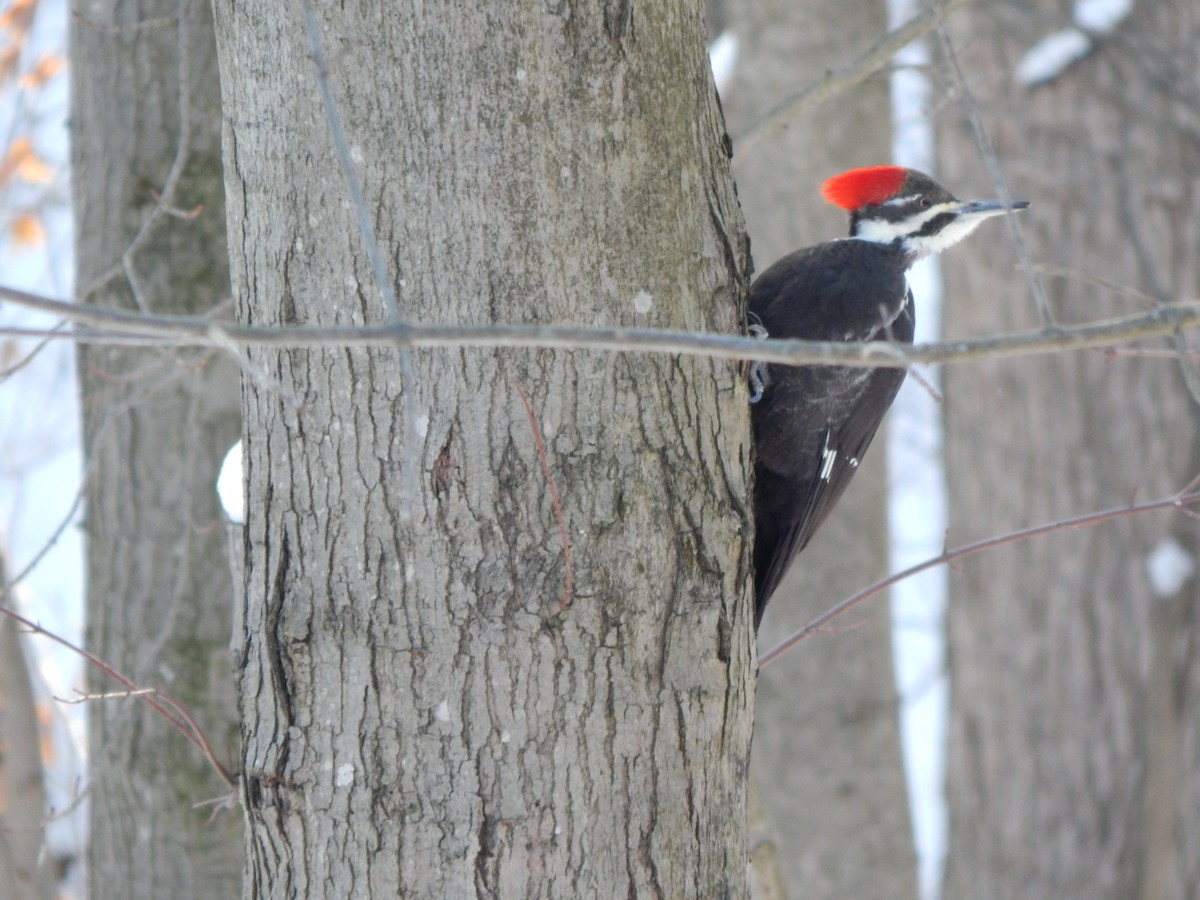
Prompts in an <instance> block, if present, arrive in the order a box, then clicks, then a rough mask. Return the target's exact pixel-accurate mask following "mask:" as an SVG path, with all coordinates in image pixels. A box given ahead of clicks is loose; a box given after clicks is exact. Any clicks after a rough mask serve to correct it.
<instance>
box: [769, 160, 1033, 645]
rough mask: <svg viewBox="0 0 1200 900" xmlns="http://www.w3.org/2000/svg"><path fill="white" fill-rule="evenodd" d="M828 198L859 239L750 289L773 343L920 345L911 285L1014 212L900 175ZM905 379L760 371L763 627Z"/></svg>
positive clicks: (795, 257)
mask: <svg viewBox="0 0 1200 900" xmlns="http://www.w3.org/2000/svg"><path fill="white" fill-rule="evenodd" d="M821 194H822V196H823V197H824V198H825V200H826V201H827V202H829V203H832V204H833V205H834V206H838V207H841V208H842V209H844V210H846V211H847V212H849V213H850V236H849V237H848V238H842V239H838V240H833V241H827V242H826V243H824V244H817V245H816V246H814V247H806V248H805V249H803V250H797V251H795V252H794V253H791V254H789V255H787V256H785V257H783V258H782V259H780V260H779V261H778V262H776V263H775V264H774V265H772V266H771V267H770V268H768V269H767V270H766V271H765V272H763V273H762V274H761V275H760V276H759V277H758V278H757V279H755V281H754V284H753V285H751V287H750V301H749V310H750V315H749V320H750V330H751V331H752V332H753V333H755V334H757V335H758V336H759V337H765V338H776V339H786V338H800V339H804V340H812V341H847V342H857V341H894V342H898V343H906V344H911V343H912V339H913V323H914V316H913V296H912V291H911V290H910V289H909V287H908V281H907V279H906V277H905V273H906V272H907V271H908V268H909V267H910V266H911V265H912V264H913V263H914V262H916V261H917V260H918V259H921V258H922V257H925V256H930V255H932V254H934V253H940V252H941V251H942V250H945V249H946V248H947V247H949V246H951V245H952V244H954V243H956V242H957V241H959V240H961V239H962V238H964V237H966V236H967V235H968V234H970V233H971V232H972V231H973V230H974V229H975V227H976V226H977V225H979V223H980V222H982V221H983V220H984V219H986V218H989V217H991V216H997V215H1002V214H1003V213H1004V212H1006V211H1007V210H1008V209H1024V208H1025V207H1027V206H1028V205H1029V204H1028V202H1026V201H1015V202H1013V203H1011V204H1009V205H1008V206H1006V205H1005V204H1004V203H1002V202H1000V201H996V200H972V201H965V202H964V201H962V200H958V199H956V198H955V197H954V195H952V194H951V193H950V192H949V191H947V190H946V189H945V188H944V187H942V186H941V185H939V184H938V183H937V182H936V181H934V180H933V179H932V178H930V177H929V176H928V175H924V174H922V173H920V172H916V171H914V170H912V169H903V168H900V167H899V166H872V167H869V168H865V169H851V170H850V171H848V172H843V173H842V174H841V175H835V176H834V177H833V178H830V179H829V180H828V181H826V182H825V183H824V185H823V186H822V188H821ZM905 374H906V372H905V370H904V369H894V368H878V369H867V368H854V367H849V366H784V365H779V364H776V363H771V364H769V365H764V364H761V363H755V364H754V365H753V366H752V367H751V370H750V387H751V392H752V393H751V403H752V404H753V405H752V406H751V420H752V424H753V429H754V443H755V485H754V524H755V529H756V535H755V542H754V571H755V585H754V586H755V615H754V624H755V627H757V626H758V624H759V622H761V621H762V616H763V613H764V612H765V611H766V608H767V602H768V601H769V600H770V599H771V594H772V593H774V591H775V589H776V588H777V587H778V586H779V582H780V581H781V580H782V579H783V575H784V573H785V572H787V570H788V567H789V566H790V565H791V563H792V560H793V559H795V557H796V554H797V553H799V552H800V551H801V550H803V549H804V546H805V545H806V544H807V543H808V541H809V539H810V538H812V536H813V533H814V532H815V531H816V530H817V528H818V527H819V526H820V525H821V523H822V522H823V521H824V520H825V517H826V516H827V515H828V514H829V511H830V510H831V509H832V508H833V506H834V504H835V503H837V501H838V498H839V497H841V495H842V492H843V491H844V490H845V489H846V485H848V484H849V483H850V479H851V477H853V475H854V473H855V471H856V470H857V469H858V466H859V463H860V462H861V460H862V458H863V454H864V453H865V452H866V450H867V447H868V446H869V445H870V443H871V438H873V437H874V436H875V431H876V430H877V429H878V428H879V423H880V422H881V421H882V420H883V416H884V414H885V413H886V412H887V410H888V407H890V406H891V405H892V400H893V399H894V398H895V396H896V392H897V391H899V390H900V385H901V383H902V382H903V381H904V376H905Z"/></svg>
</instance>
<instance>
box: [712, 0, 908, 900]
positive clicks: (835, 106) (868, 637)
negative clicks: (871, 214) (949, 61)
mask: <svg viewBox="0 0 1200 900" xmlns="http://www.w3.org/2000/svg"><path fill="white" fill-rule="evenodd" d="M721 13H723V14H724V15H725V17H726V18H725V19H724V21H723V25H724V26H725V27H732V28H733V29H735V31H736V33H737V35H738V40H739V44H740V47H741V54H740V59H739V64H738V67H737V71H736V75H735V77H734V80H733V82H732V84H731V85H730V87H729V89H728V90H727V91H726V92H725V94H724V96H723V98H722V99H723V101H724V104H725V109H726V112H727V114H728V116H729V125H730V133H731V134H732V135H733V136H734V141H735V149H736V141H737V135H739V134H742V133H745V132H746V131H748V130H749V128H750V127H751V126H752V125H753V124H754V123H755V122H756V121H757V120H758V119H759V118H761V117H762V116H763V115H765V114H766V113H767V111H768V110H770V109H771V108H772V107H774V106H775V105H777V104H778V103H779V102H780V101H781V100H782V99H783V98H784V97H786V96H787V95H789V94H791V93H792V92H794V91H795V90H797V89H798V88H799V87H800V86H802V85H805V84H807V83H809V82H811V81H815V80H817V79H818V78H820V77H821V76H822V75H823V74H824V73H825V72H827V71H828V70H830V69H832V68H834V67H836V66H838V65H842V64H844V63H845V62H846V61H847V60H848V59H851V58H853V57H854V56H855V55H857V54H859V53H861V52H862V51H863V50H865V49H866V48H867V47H869V46H870V45H871V44H873V43H874V42H875V41H877V40H878V39H879V37H880V36H881V35H882V34H883V33H884V31H885V30H886V16H885V9H884V4H883V3H881V2H878V0H852V2H845V3H838V4H829V3H818V2H802V3H797V2H794V0H756V2H749V3H741V2H738V3H729V4H727V5H725V8H723V9H722V10H721ZM890 140H891V114H890V105H889V98H888V84H887V78H886V75H880V76H879V77H878V78H876V79H874V80H872V81H870V82H868V83H867V84H866V85H864V86H863V87H861V88H859V89H857V90H855V91H853V92H851V93H849V94H843V95H842V96H840V97H839V98H838V99H837V101H836V102H834V103H828V104H825V105H823V106H820V107H818V108H816V109H814V110H812V111H811V112H809V113H807V114H806V115H804V116H803V117H801V118H800V119H798V120H797V121H796V122H795V123H794V124H792V126H791V127H789V128H788V129H787V130H786V131H784V132H783V133H782V134H781V135H780V136H779V137H778V139H776V140H773V141H770V142H766V143H764V144H760V145H758V146H757V147H756V148H755V149H754V151H753V152H752V153H751V154H750V155H749V156H748V157H747V158H746V160H745V162H744V164H739V166H738V169H737V171H736V172H735V175H736V177H737V182H738V195H739V197H740V199H741V202H742V207H743V209H744V210H745V213H746V221H747V228H748V230H749V232H750V235H751V237H752V239H753V249H754V260H755V268H756V270H758V271H762V270H764V269H766V268H767V266H769V265H770V264H771V263H773V262H774V261H775V260H776V259H778V258H779V257H781V256H783V255H784V254H785V253H788V252H790V251H792V250H795V249H796V248H797V247H804V246H808V245H810V244H815V243H819V242H821V241H825V240H829V239H831V238H835V237H842V236H843V235H844V234H846V233H847V231H848V223H847V221H846V216H845V214H844V213H842V212H841V211H839V210H835V209H833V208H832V207H828V206H826V205H825V204H824V203H822V201H821V198H820V193H819V189H820V185H821V182H822V181H823V180H824V179H825V178H827V177H829V176H830V175H835V174H837V173H838V172H840V171H843V170H844V169H847V168H850V167H853V166H858V165H872V164H877V163H880V162H886V161H887V160H888V159H889V158H890V154H891V149H890ZM919 302H920V301H919V299H918V303H919ZM885 460H886V456H885V453H884V435H883V433H882V432H880V434H879V435H878V436H877V437H876V439H875V442H874V443H873V445H872V447H871V451H870V453H869V454H868V456H867V459H866V462H865V463H864V465H863V466H862V468H861V470H860V471H859V473H858V474H857V475H856V476H855V479H854V485H853V486H852V487H851V488H850V489H849V491H848V493H847V494H846V496H845V498H844V499H843V500H842V501H841V503H839V505H838V509H837V511H836V512H835V513H834V514H833V515H832V516H831V517H830V519H829V521H828V522H827V523H826V524H825V525H824V526H823V527H822V529H821V531H820V532H819V533H818V535H817V537H816V538H815V539H814V540H813V542H812V543H811V545H810V546H809V547H808V548H807V549H806V550H805V551H804V553H803V554H802V555H801V556H800V557H799V559H798V560H797V562H796V564H795V566H794V567H793V569H792V571H791V573H790V574H789V576H788V578H787V579H786V581H785V582H784V584H783V585H782V586H781V587H780V589H779V591H778V592H777V593H776V595H775V598H774V600H773V601H772V603H771V606H770V607H768V611H767V616H766V619H765V620H764V622H763V627H762V629H761V630H760V632H759V641H758V643H759V648H760V649H761V650H766V649H769V648H770V647H771V646H773V645H774V644H775V643H776V642H777V641H778V640H779V639H780V638H782V637H784V636H785V635H786V634H788V633H790V632H791V631H793V630H794V629H796V628H798V627H800V626H801V625H803V624H804V623H805V622H806V621H808V620H809V619H810V618H812V617H813V616H815V615H816V614H818V613H819V612H821V611H823V610H824V609H826V608H827V607H829V606H831V605H833V603H835V602H837V601H838V600H840V599H841V598H842V597H845V596H847V595H849V594H851V593H852V592H853V591H855V590H857V589H858V588H860V587H863V586H864V585H866V584H869V583H870V582H871V581H873V580H875V579H876V578H879V577H882V575H883V574H884V573H885V571H886V567H887V520H886V513H885V509H886V500H887V488H886V478H885ZM890 625H891V622H890V617H889V616H888V613H887V607H886V605H885V604H884V605H876V606H874V607H873V608H872V609H871V610H870V612H868V613H866V614H865V615H864V616H860V617H859V625H858V627H853V628H847V630H845V631H841V632H838V633H836V634H831V635H822V636H819V637H817V638H814V639H813V640H810V641H808V642H807V643H805V644H804V645H803V646H801V647H799V648H797V649H796V650H795V651H793V652H792V653H791V655H790V656H788V657H787V658H786V659H783V660H781V661H780V662H779V663H778V664H777V665H775V666H774V667H772V668H770V669H767V670H766V671H764V672H763V673H762V676H761V677H760V679H759V683H758V701H757V710H756V716H755V733H754V753H753V756H752V767H751V771H752V772H753V773H754V777H755V778H756V779H757V780H758V783H759V787H760V790H761V792H762V798H763V805H764V807H765V810H766V814H767V819H768V820H769V821H770V822H771V823H772V824H773V826H774V829H775V834H776V840H777V841H778V842H779V853H778V859H779V866H780V869H781V873H782V875H783V880H784V883H785V885H787V886H788V887H789V888H790V889H791V892H792V893H791V895H792V896H795V897H801V896H803V897H804V898H806V900H811V898H821V897H829V898H844V897H873V898H885V897H896V898H906V900H907V898H911V897H913V896H915V894H916V872H915V867H914V853H913V843H912V832H911V828H910V825H909V818H908V802H907V796H906V793H905V784H904V771H903V763H902V759H901V753H900V743H899V733H898V725H897V700H896V689H895V678H894V672H893V669H892V652H891V638H890Z"/></svg>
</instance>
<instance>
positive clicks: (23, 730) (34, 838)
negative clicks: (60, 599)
mask: <svg viewBox="0 0 1200 900" xmlns="http://www.w3.org/2000/svg"><path fill="white" fill-rule="evenodd" d="M4 584H7V575H6V574H5V566H4V557H3V556H0V585H4ZM13 601H14V598H12V597H11V596H10V595H9V594H8V593H7V592H6V591H4V590H2V589H0V602H2V603H4V604H5V605H6V606H7V605H9V604H11V603H13ZM23 643H24V642H23V641H22V639H21V632H20V631H19V630H18V626H17V623H16V622H15V621H14V620H12V619H10V618H8V617H7V616H0V750H2V751H3V754H2V755H0V895H2V896H4V897H7V898H10V900H48V898H50V897H53V896H55V884H54V866H55V860H54V858H53V857H52V856H51V855H50V854H49V853H48V852H46V846H45V821H46V789H45V782H44V781H43V779H42V753H41V742H40V741H39V739H38V720H37V707H36V704H35V700H34V695H33V680H32V679H31V678H30V674H29V660H28V658H27V657H26V654H25V648H24V646H23Z"/></svg>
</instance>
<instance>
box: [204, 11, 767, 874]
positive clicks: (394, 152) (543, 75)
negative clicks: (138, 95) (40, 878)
mask: <svg viewBox="0 0 1200 900" xmlns="http://www.w3.org/2000/svg"><path fill="white" fill-rule="evenodd" d="M216 12H217V22H218V29H217V36H218V47H219V51H220V58H221V68H222V76H223V77H222V85H223V90H224V104H225V120H226V122H227V123H228V127H227V130H226V140H225V158H226V178H227V197H228V202H229V208H228V219H229V226H230V233H231V240H230V246H231V248H232V252H233V275H234V278H233V280H234V285H235V295H236V296H237V300H238V311H239V318H241V319H242V320H244V321H249V322H255V323H265V324H274V323H278V324H284V323H288V324H300V323H304V324H321V325H328V324H335V323H336V324H348V323H379V322H386V321H393V322H396V321H400V320H401V319H402V318H407V319H412V320H421V321H426V322H430V321H436V322H445V323H459V322H479V321H517V322H520V321H525V322H553V323H568V322H575V323H592V322H607V323H611V322H617V323H626V324H645V325H656V326H672V327H685V328H692V329H697V330H716V331H722V332H736V331H738V330H739V329H740V328H741V323H742V311H741V307H740V297H741V291H742V290H743V288H744V284H745V278H746V274H747V261H748V250H747V246H746V242H745V238H744V235H743V229H742V225H741V221H740V216H739V213H738V209H737V204H736V200H735V198H734V192H733V187H732V182H731V179H730V176H729V169H728V158H727V151H726V144H725V136H724V125H723V121H722V118H721V115H720V112H719V108H718V105H717V102H716V98H715V96H714V93H713V90H712V82H711V75H710V73H709V71H708V67H707V61H706V59H705V55H704V27H703V21H702V18H701V16H700V13H699V10H698V9H697V8H696V7H695V5H694V4H691V3H687V2H663V3H660V4H657V5H655V6H654V8H652V9H643V8H641V7H632V6H628V5H623V4H620V5H604V4H600V3H583V4H575V5H572V6H570V7H561V8H553V9H552V8H546V7H541V6H538V7H526V8H508V7H506V8H505V10H504V12H503V15H498V14H497V13H496V11H495V10H494V9H493V8H492V7H489V6H488V5H486V4H484V5H474V4H465V5H445V6H441V7H438V8H429V7H426V8H416V7H408V6H405V7H397V6H384V7H378V6H371V5H354V6H350V7H342V8H338V9H333V8H331V9H328V10H322V11H320V12H319V13H315V12H314V13H310V15H312V16H313V17H314V21H313V22H311V23H308V22H306V21H305V11H304V8H303V7H301V6H298V5H296V4H284V3H277V4H273V5H272V7H271V8H270V9H269V10H267V9H262V8H256V9H248V8H243V7H240V6H237V5H235V4H232V3H227V2H222V3H218V4H217V7H216ZM309 24H311V25H312V28H313V31H314V33H315V35H316V37H317V40H316V41H310V40H309V39H308V38H306V32H307V31H308V27H307V26H308V25H309ZM316 43H319V45H320V46H322V47H324V48H325V50H324V54H323V55H322V56H321V57H320V58H318V59H317V60H316V61H315V63H314V59H313V50H314V44H316ZM325 89H328V93H329V95H330V99H331V101H332V102H331V104H328V105H326V104H323V103H322V102H321V101H320V100H319V99H318V98H319V97H320V95H321V92H322V91H323V90H325ZM342 120H344V122H345V126H344V132H345V136H344V142H343V139H342V137H341V135H340V133H339V132H340V129H339V128H338V127H336V125H337V124H338V123H339V122H340V121H342ZM331 126H334V127H331ZM339 152H342V153H344V156H345V159H346V160H347V161H348V162H349V164H350V166H351V167H352V172H351V176H350V178H351V180H352V181H353V182H355V183H360V184H361V186H362V195H363V197H364V202H363V205H362V208H361V209H356V202H355V200H354V199H353V197H352V195H350V194H348V192H347V184H346V180H345V179H344V178H343V175H342V172H340V171H339V168H338V162H337V161H338V158H339ZM358 213H363V214H364V215H365V218H366V219H367V221H368V222H369V226H370V227H369V228H362V227H360V219H359V218H358V217H357V214H358ZM372 232H373V234H372ZM375 240H377V241H378V243H379V246H380V248H381V259H380V260H379V266H378V267H376V266H375V265H374V264H373V262H372V260H371V252H372V242H373V241H375ZM378 269H382V270H383V271H382V274H381V276H380V277H376V272H377V270H378ZM392 290H394V291H395V296H396V309H395V310H389V308H388V307H389V303H388V300H387V297H388V294H389V293H390V292H391V291H392ZM247 367H248V370H249V371H251V372H253V373H256V374H255V375H254V377H253V378H252V379H251V380H249V381H248V382H247V383H246V385H245V390H244V413H245V423H246V425H245V429H246V459H247V479H248V496H249V500H250V503H249V507H248V521H247V526H246V530H247V576H246V585H247V592H246V610H245V613H246V615H245V621H246V640H245V645H244V652H245V658H244V662H243V668H242V670H241V696H242V717H243V757H244V775H243V799H244V803H245V806H246V814H247V818H248V822H249V827H248V832H247V837H248V841H249V847H248V849H249V861H248V878H247V884H246V888H245V890H246V895H247V896H263V895H269V896H338V897H342V896H351V895H353V896H389V897H391V896H395V894H396V892H397V886H398V885H399V886H400V887H399V890H400V892H401V893H403V894H404V895H405V896H464V895H468V894H472V893H474V894H476V895H480V896H505V897H510V896H522V897H524V896H530V897H533V896H564V895H574V894H580V893H582V894H595V895H597V896H619V895H624V894H639V895H641V894H647V895H649V894H658V895H661V896H743V895H744V893H745V860H746V845H745V834H744V832H745V829H744V790H745V786H744V782H745V770H746V763H747V754H748V749H749V728H750V710H751V707H752V702H753V675H752V670H753V663H752V660H751V647H752V640H751V626H750V609H751V606H752V604H751V602H750V597H749V594H748V590H747V587H748V582H747V578H746V572H747V566H748V561H749V555H748V543H747V540H746V538H747V537H748V528H749V522H750V515H749V510H748V509H747V506H746V498H747V497H748V496H749V493H748V483H747V469H748V465H749V459H750V457H749V449H748V447H747V446H746V440H747V434H748V429H747V407H746V391H745V387H744V384H743V379H742V377H741V374H740V371H739V368H738V367H737V366H734V365H730V364H728V363H721V362H710V361H704V360H692V359H672V358H660V357H639V356H621V357H609V356H598V355H594V354H589V353H570V352H531V351H491V350H486V351H485V350H463V351H421V352H407V353H406V352H405V351H403V350H402V349H400V348H397V349H395V350H368V349H365V348H355V347H346V348H342V349H338V350H289V351H276V350H265V349H264V350H256V351H253V352H251V354H250V356H249V359H248V363H247Z"/></svg>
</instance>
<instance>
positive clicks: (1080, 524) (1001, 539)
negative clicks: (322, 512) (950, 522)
mask: <svg viewBox="0 0 1200 900" xmlns="http://www.w3.org/2000/svg"><path fill="white" fill-rule="evenodd" d="M1198 483H1200V477H1198V478H1196V479H1193V480H1192V481H1191V482H1190V483H1189V484H1188V485H1187V486H1186V487H1184V488H1183V490H1181V491H1179V492H1177V493H1175V494H1172V495H1171V496H1170V497H1163V498H1162V499H1159V500H1151V501H1149V502H1147V503H1138V504H1134V505H1130V506H1121V507H1117V508H1115V509H1106V510H1101V511H1099V512H1092V513H1088V514H1087V515H1083V516H1076V517H1075V518H1072V519H1062V520H1060V521H1057V522H1050V523H1047V524H1044V525H1034V526H1032V527H1030V528H1022V529H1020V530H1018V531H1010V532H1009V533H1008V534H1002V535H998V536H996V537H990V538H986V539H985V540H982V541H976V542H975V543H973V544H964V545H963V546H961V547H955V548H954V549H952V550H947V551H946V552H945V553H942V554H941V555H940V556H935V557H933V558H932V559H927V560H925V561H924V562H921V563H917V565H915V566H911V567H909V568H907V569H905V570H904V571H902V572H897V573H896V574H895V575H889V576H888V577H887V578H884V579H883V580H882V581H877V582H875V583H874V584H872V585H870V586H869V587H866V588H863V589H862V590H861V591H859V592H858V593H857V594H854V595H852V596H850V597H847V598H846V599H845V600H843V601H842V602H841V603H838V604H837V605H836V606H833V607H831V608H829V609H827V610H826V611H825V612H823V613H821V615H819V616H817V617H816V618H815V619H813V620H812V621H811V622H809V623H808V624H807V625H805V626H804V627H803V628H801V629H800V630H799V631H796V632H793V633H792V634H791V635H789V636H788V637H786V638H785V639H784V640H782V641H780V642H779V643H778V644H776V645H775V646H774V647H772V648H771V649H770V650H769V651H768V652H767V653H765V654H764V655H762V656H760V657H759V659H758V667H759V668H760V669H763V668H766V667H767V666H769V665H770V664H771V663H773V662H775V661H776V660H777V659H779V657H781V656H783V654H785V653H786V652H787V651H788V650H790V649H791V648H792V647H794V646H796V644H799V643H800V642H801V641H803V640H806V639H807V638H809V637H812V635H814V634H816V633H817V632H819V631H821V630H822V629H824V628H825V627H826V626H827V625H828V624H829V622H830V621H831V620H833V619H835V618H837V617H838V616H840V615H841V614H842V613H844V612H846V611H847V610H849V609H852V608H854V607H855V606H858V605H859V604H860V603H862V602H863V601H864V600H866V599H868V598H870V597H873V596H875V595H876V594H878V593H880V592H881V591H884V590H886V589H887V588H890V587H891V586H892V585H894V584H896V583H897V582H900V581H903V580H904V579H906V578H911V577H912V576H913V575H916V574H918V573H920V572H924V571H925V570H926V569H932V568H935V567H937V566H942V565H947V564H949V563H952V562H954V561H955V560H959V559H964V558H965V557H968V556H974V555H975V554H976V553H982V552H983V551H984V550H991V549H993V548H995V547H1002V546H1004V545H1005V544H1015V543H1018V542H1021V541H1028V540H1032V539H1033V538H1036V537H1041V536H1042V535H1044V534H1050V533H1051V532H1053V531H1065V530H1067V529H1069V528H1086V527H1089V526H1092V525H1099V524H1100V523H1101V522H1108V521H1111V520H1113V519H1119V518H1122V517H1124V516H1132V515H1136V514H1138V513H1145V512H1153V511H1155V510H1162V509H1176V510H1179V511H1180V512H1185V513H1187V512H1191V510H1188V509H1186V507H1187V506H1189V505H1192V504H1196V503H1200V492H1198V491H1197V490H1196V486H1197V484H1198Z"/></svg>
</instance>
